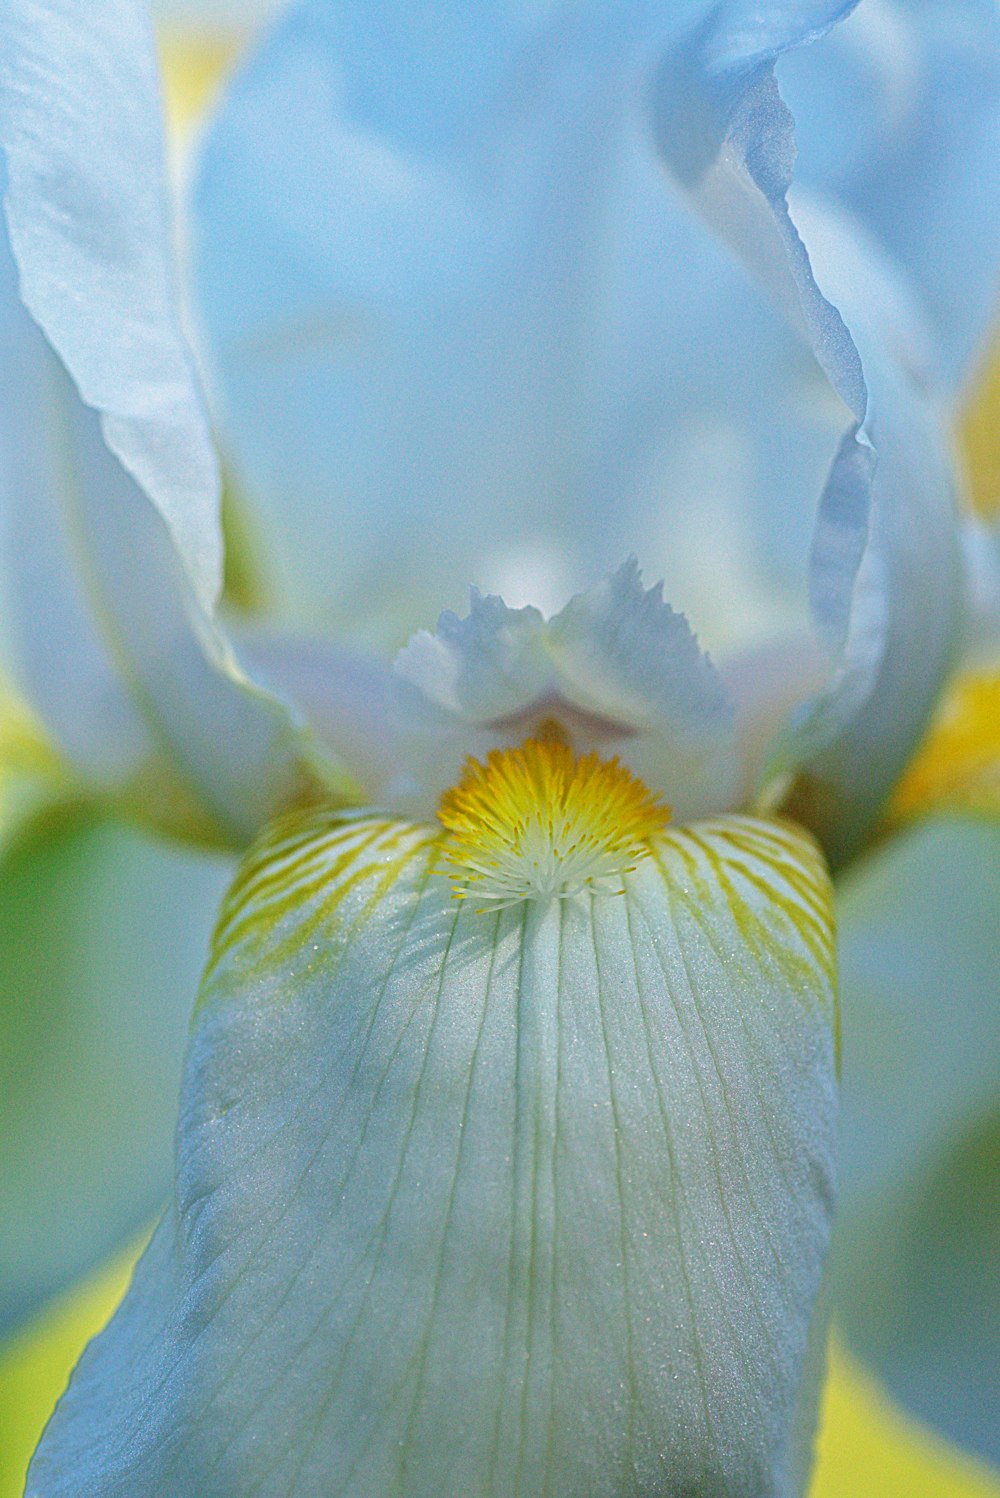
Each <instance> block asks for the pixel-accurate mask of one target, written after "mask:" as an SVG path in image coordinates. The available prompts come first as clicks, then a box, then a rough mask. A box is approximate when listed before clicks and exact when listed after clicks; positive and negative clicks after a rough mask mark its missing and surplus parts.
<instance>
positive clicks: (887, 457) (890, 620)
mask: <svg viewBox="0 0 1000 1498" xmlns="http://www.w3.org/2000/svg"><path fill="white" fill-rule="evenodd" d="M852 8H853V7H852V5H850V4H842V5H836V4H833V3H830V4H826V5H823V4H816V5H808V6H776V7H774V8H773V11H772V12H770V13H769V15H768V18H767V19H766V20H761V19H760V18H759V17H758V18H757V19H755V20H754V19H751V21H750V22H749V23H748V18H747V16H746V14H745V9H744V7H743V6H742V5H741V4H739V3H732V4H722V5H720V6H718V7H716V8H715V10H714V11H713V12H712V13H711V15H710V17H709V18H708V19H707V20H706V22H705V24H704V25H703V26H701V27H698V28H696V29H694V30H693V31H692V32H691V33H690V35H689V36H688V37H687V38H686V39H685V40H684V42H683V44H682V45H680V46H679V47H677V48H675V49H673V50H672V51H671V52H669V53H668V55H667V58H666V60H665V63H664V65H663V69H662V72H661V76H660V79H659V87H658V94H657V103H658V113H657V119H658V126H659V134H660V139H661V142H662V146H663V151H664V154H665V156H666V159H667V161H668V163H669V164H670V166H671V168H672V170H673V172H674V173H675V175H676V177H677V179H678V181H679V182H680V183H681V184H683V185H684V187H685V189H686V191H687V193H688V195H689V198H690V200H691V202H692V205H693V206H694V207H695V209H696V210H697V211H698V212H699V213H700V214H701V215H702V216H703V217H704V219H705V220H706V222H708V223H710V224H711V225H713V226H714V227H715V228H716V229H717V231H718V232H719V233H720V234H721V235H722V236H723V237H724V238H725V239H726V240H727V241H728V242H729V243H730V244H731V245H732V246H733V248H734V249H735V250H736V251H737V253H738V254H739V255H740V256H741V258H742V259H743V260H744V261H745V263H746V264H747V265H748V266H749V267H750V269H751V270H752V271H753V273H754V275H755V277H756V278H757V280H758V281H759V282H760V284H761V285H762V286H763V287H764V288H766V290H767V291H768V294H769V295H770V296H771V298H772V299H773V301H774V303H775V305H776V306H778V307H780V308H781V309H782V311H783V313H784V315H785V317H786V319H787V320H788V323H789V326H790V327H792V328H795V329H798V331H799V332H800V335H801V336H802V337H803V339H804V340H805V341H806V342H807V343H808V344H809V345H810V346H811V347H812V349H813V351H814V353H815V357H816V359H817V362H818V363H819V364H820V366H821V367H822V369H823V370H824V372H825V374H826V376H827V378H828V379H829V381H830V384H831V386H832V387H833V389H834V390H835V391H836V392H837V394H838V395H839V396H840V397H841V399H842V400H843V401H844V403H845V405H846V407H847V408H848V410H849V411H850V413H851V414H852V415H853V417H854V423H853V425H852V426H851V427H850V428H849V429H848V430H847V432H846V433H845V435H844V438H843V441H842V443H841V446H840V449H839V452H838V453H837V455H836V457H835V459H834V461H833V464H832V467H831V471H830V475H829V478H828V481H827V484H826V488H825V491H824V494H823V498H822V501H821V503H820V507H819V511H818V515H817V522H816V529H815V534H814V538H813V544H812V557H811V564H810V601H811V604H812V612H813V617H814V619H815V623H816V628H817V634H818V637H819V640H820V642H821V644H822V645H823V646H824V647H825V648H826V649H827V650H828V652H829V654H830V660H831V675H830V678H829V681H828V684H827V686H826V687H825V688H824V689H823V690H822V691H821V692H820V693H819V695H818V697H817V699H816V700H815V702H814V705H813V706H812V708H811V710H809V711H808V712H806V713H804V714H803V715H800V717H799V720H798V721H797V722H796V724H795V729H794V736H793V740H792V747H791V748H790V749H787V747H786V756H787V757H788V758H790V759H791V761H792V762H793V763H797V764H798V765H799V766H800V767H802V768H803V780H802V781H801V782H800V784H799V786H798V787H797V788H796V796H795V800H794V802H793V803H792V805H793V810H794V813H795V815H796V816H797V817H798V818H799V819H800V820H802V821H804V822H806V823H807V825H809V826H811V827H813V829H814V830H815V831H816V832H817V833H818V834H819V835H820V837H821V840H822V842H823V844H824V846H825V847H826V849H827V851H828V852H829V853H830V855H831V856H832V857H833V858H834V859H835V860H836V861H841V860H843V859H844V858H846V857H847V856H848V855H849V854H850V853H851V852H852V851H854V849H855V848H856V846H857V844H858V842H859V841H860V840H861V838H862V837H863V836H864V834H865V832H866V830H867V829H868V828H869V827H870V825H871V822H872V820H873V818H874V817H875V816H876V815H877V813H878V810H879V808H880V806H881V804H882V802H883V801H884V799H885V797H886V795H887V794H888V792H889V790H890V789H891V787H892V785H893V783H894V781H895V779H896V778H897V776H898V775H899V772H900V771H901V769H902V767H903V765H904V764H905V762H906V759H907V758H908V757H909V754H910V752H911V751H912V748H913V746H914V744H915V742H916V740H917V738H918V737H919V735H920V733H921V731H922V729H923V726H924V724H925V722H926V719H927V717H928V715H929V714H930V711H931V708H932V706H933V703H934V701H935V699H936V696H937V693H938V690H939V688H940V685H941V682H942V680H943V678H944V676H945V674H946V672H947V669H948V667H949V665H950V662H951V657H952V652H953V650H954V648H955V644H956V636H957V630H958V623H959V617H960V611H961V608H962V603H963V599H962V579H961V565H960V554H959V542H958V527H957V522H956V519H955V514H954V498H953V483H952V472H951V460H950V451H949V444H948V438H947V431H946V424H945V413H944V409H943V405H942V401H941V397H940V393H939V390H938V388H937V386H936V384H935V379H934V367H933V358H932V352H931V351H932V347H933V344H932V340H931V338H930V336H929V335H928V333H927V330H926V328H925V326H924V324H923V320H922V317H921V312H920V309H919V308H918V307H917V305H916V304H915V302H914V299H913V296H912V294H911V289H910V287H909V286H908V283H907V281H906V278H905V276H904V275H903V274H902V273H901V271H900V268H899V267H898V265H895V264H894V263H893V262H892V261H891V257H890V256H889V255H888V254H887V253H886V252H885V250H884V249H883V248H882V247H880V246H879V245H878V244H877V242H874V241H873V240H872V239H871V237H870V236H869V237H867V238H866V236H865V235H864V234H863V233H862V232H861V230H860V229H859V227H858V226H857V225H856V224H854V223H852V222H851V221H850V220H849V219H848V217H847V216H846V215H845V214H844V213H843V211H842V210H839V209H838V207H837V205H836V204H835V203H832V202H829V201H827V200H825V199H821V198H819V196H818V195H817V196H816V198H815V199H813V200H809V199H807V198H806V197H805V196H803V195H799V196H797V197H796V198H795V199H794V202H793V204H792V209H791V210H790V207H789V189H790V188H791V186H792V167H793V162H794V159H795V137H794V121H793V119H792V115H791V113H790V112H789V110H788V109H787V108H786V106H785V104H784V102H783V101H782V99H781V96H780V94H779V92H778V87H777V82H776V80H775V76H774V70H775V65H776V62H777V60H778V59H779V57H781V56H783V55H785V54H787V53H788V52H789V51H790V50H792V49H794V48H795V47H797V46H800V45H801V44H802V43H803V42H808V41H812V40H814V39H815V38H816V37H817V36H818V35H821V34H822V33H823V32H824V31H827V30H829V28H830V27H831V25H832V24H833V23H834V22H835V21H836V20H838V19H841V18H842V17H844V16H845V15H846V14H847V13H848V12H849V11H850V10H851V9H852ZM821 288H822V289H821ZM824 293H825V295H824Z"/></svg>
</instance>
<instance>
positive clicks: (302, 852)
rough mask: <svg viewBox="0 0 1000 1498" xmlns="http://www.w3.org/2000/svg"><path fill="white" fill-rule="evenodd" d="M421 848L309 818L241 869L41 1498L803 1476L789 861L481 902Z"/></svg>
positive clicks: (807, 1315)
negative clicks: (177, 1081) (119, 1280)
mask: <svg viewBox="0 0 1000 1498" xmlns="http://www.w3.org/2000/svg"><path fill="white" fill-rule="evenodd" d="M441 850H442V840H441V835H440V833H438V834H435V833H434V832H433V831H432V830H431V829H429V828H421V827H418V826H413V825H411V824H405V823H399V822H392V821H378V820H373V819H370V818H369V819H354V820H351V821H348V822H344V821H343V820H340V821H338V819H336V818H331V817H329V816H327V817H323V816H316V815H314V816H313V817H312V818H311V819H307V820H305V821H298V822H288V821H286V822H285V823H284V824H279V826H278V827H277V828H276V829H275V830H274V831H273V833H272V834H271V837H270V840H269V841H265V843H264V844H263V845H262V846H261V847H259V848H258V849H257V850H256V852H255V853H254V854H252V855H251V857H250V859H249V860H248V862H247V863H246V864H245V865H244V868H243V871H242V874H241V876H240V877H239V879H238V881H237V883H236V884H235V886H234V888H233V890H232V893H231V895H230V897H229V899H228V901H227V903H226V905H225V907H224V910H223V915H222V917H221V922H220V927H219V930H218V932H217V935H216V939H215V946H214V958H213V962H212V965H211V968H210V970H209V973H208V975H207V977H206V982H205V986H204V988H203V991H202V999H201V1004H200V1007H199V1010H198V1013H197V1017H196V1021H195V1028H194V1033H193V1037H192V1049H191V1053H190V1057H189V1063H188V1070H187V1081H186V1084H185V1088H184V1096H183V1103H182V1112H181V1124H180V1133H179V1142H178V1175H177V1190H176V1197H175V1202H174V1205H173V1207H172V1209H171V1211H170V1212H169V1214H168V1216H167V1217H166V1219H165V1220H164V1222H163V1224H162V1225H161V1227H160V1229H159V1230H158V1232H157V1234H156V1236H155V1237H154V1240H153V1243H152V1245H151V1247H150V1249H149V1250H148V1251H147V1253H146V1255H145V1257H144V1259H143V1260H142V1261H141V1263H140V1265H139V1267H138V1269H137V1272H136V1277H135V1279H134V1281H133V1285H132V1288H131V1290H130V1291H129V1294H128V1295H127V1297H126V1299H125V1301H124V1302H123V1305H122V1307H121V1309H120V1311H119V1312H118V1314H117V1316H116V1317H115V1319H114V1320H113V1321H112V1323H111V1325H110V1327H109V1328H108V1329H107V1331H106V1332H105V1333H104V1334H103V1335H102V1336H101V1337H100V1338H98V1339H97V1340H96V1341H95V1342H94V1343H92V1344H91V1347H90V1348H89V1350H88V1352H87V1353H85V1355H84V1357H83V1359H82V1361H81V1363H80V1365H79V1367H78V1369H77V1371H76V1373H75V1374H74V1376H73V1379H72V1381H71V1385H70V1389H69V1391H68V1393H67V1395H66V1397H65V1398H64V1400H63V1401H62V1403H61V1405H60V1407H59V1409H58V1411H57V1413H56V1415H55V1417H54V1420H53V1422H52V1424H51V1425H50V1426H49V1429H48V1432H47V1434H46V1436H45V1438H44V1440H43V1442H42V1445H41V1446H40V1448H39V1452H38V1453H37V1455H36V1457H35V1460H34V1463H33V1466H32V1475H31V1477H30V1478H29V1482H28V1488H27V1491H28V1493H29V1494H32V1495H34V1494H45V1498H60V1495H61V1494H68V1493H76V1492H79V1490H80V1487H81V1485H82V1486H84V1487H85V1488H86V1490H87V1492H88V1493H89V1494H92V1495H93V1498H100V1495H102V1494H111V1493H116V1492H121V1491H124V1490H128V1491H130V1492H132V1493H141V1492H155V1493H157V1494H158V1495H162V1498H173V1495H180V1494H182V1493H189V1492H197V1493H198V1494H199V1495H204V1498H222V1495H230V1494H233V1493H236V1492H239V1493H244V1492H247V1491H249V1490H250V1489H253V1488H255V1489H256V1490H257V1491H258V1492H260V1493H261V1494H262V1495H263V1494H268V1495H271V1494H277V1493H283V1494H286V1495H289V1498H291V1495H293V1494H294V1495H299V1494H301V1495H306V1494H309V1495H312V1494H314V1493H316V1492H317V1491H323V1492H329V1493H335V1492H340V1493H352V1494H354V1493H374V1492H377V1493H380V1494H385V1495H389V1494H403V1493H405V1494H406V1495H407V1498H439V1495H440V1494H442V1493H479V1492H487V1491H493V1492H502V1493H515V1492H518V1493H539V1492H543V1491H547V1492H550V1493H552V1494H578V1493H581V1492H594V1493H604V1492H618V1491H622V1490H625V1489H628V1488H632V1489H634V1490H635V1491H640V1492H649V1493H653V1492H657V1493H659V1492H665V1491H674V1490H676V1491H678V1492H681V1491H683V1492H685V1493H690V1494H692V1495H695V1494H699V1495H706V1498H707V1495H718V1494H722V1493H726V1494H727V1495H729V1498H737V1495H746V1498H763V1495H765V1494H767V1495H792V1494H799V1493H801V1492H803V1491H804V1487H805V1469H806V1467H807V1465H808V1453H809V1447H810V1444H811V1428H812V1423H813V1419H814V1414H815V1403H816V1398H817V1394H818V1377H819V1374H820V1371H821V1367H822V1357H821V1356H820V1357H818V1358H817V1357H816V1356H815V1353H816V1352H817V1351H818V1352H820V1353H821V1352H822V1345H823V1339H822V1329H821V1327H820V1326H819V1325H818V1323H817V1322H816V1321H815V1320H814V1319H813V1315H812V1313H813V1305H814V1297H815V1295H816V1292H817V1288H818V1285H819V1281H820V1273H821V1264H822V1258H823V1250H824V1246H825V1241H826V1235H827V1231H828V1223H829V1213H830V1207H831V1192H832V1178H831V1171H832V1160H831V1151H832V1147H833V1138H834V1134H835V1112H836V1101H835V1094H836V1084H835V1081H834V1035H833V1031H834V1015H833V1006H834V1000H833V992H832V950H831V934H832V933H831V927H830V911H829V890H828V885H827V882H826V876H825V872H824V870H823V866H822V863H821V860H820V859H819V856H818V854H817V853H816V850H815V848H814V847H813V845H812V844H811V843H810V842H808V841H807V840H805V839H804V838H803V837H802V836H801V835H800V834H798V833H796V832H793V831H792V830H791V829H789V828H782V827H780V826H778V825H777V824H773V823H763V822H754V821H751V820H749V819H739V818H733V819H720V820H719V821H717V822H711V823H702V824H699V825H698V826H696V827H692V828H690V829H687V830H680V831H672V832H670V833H668V834H667V835H666V836H665V837H664V838H663V841H662V843H660V844H657V845H655V846H654V847H653V850H652V852H651V853H650V855H649V856H647V857H646V858H645V859H644V860H643V861H642V862H641V863H640V864H639V866H638V867H637V868H636V869H635V870H634V872H632V873H630V874H629V875H628V876H627V883H626V891H625V893H624V896H619V897H617V898H616V897H613V896H606V897H603V898H601V897H591V896H590V895H586V896H578V897H574V898H573V899H566V900H562V901H559V900H556V901H550V902H540V903H538V902H527V903H526V904H522V905H521V906H520V907H519V908H517V909H507V910H504V911H501V912H499V913H498V914H493V915H477V914H476V913H474V912H473V911H472V910H471V909H470V904H469V902H456V901H454V900H452V899H451V898H450V895H449V890H448V884H447V882H446V881H445V880H442V879H441V878H440V877H439V876H437V875H436V874H435V872H434V870H435V860H436V858H438V857H440V855H441ZM807 1343H811V1355H810V1357H809V1358H808V1362H809V1371H808V1375H807V1376H806V1378H805V1381H804V1383H803V1360H804V1359H805V1358H806V1349H807Z"/></svg>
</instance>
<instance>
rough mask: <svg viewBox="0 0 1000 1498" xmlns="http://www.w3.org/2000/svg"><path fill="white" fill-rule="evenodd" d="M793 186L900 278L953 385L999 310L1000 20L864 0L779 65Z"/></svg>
mask: <svg viewBox="0 0 1000 1498" xmlns="http://www.w3.org/2000/svg"><path fill="white" fill-rule="evenodd" d="M778 77H779V81H780V84H781V90H782V94H783V96H784V97H785V99H786V100H787V102H788V104H789V106H790V108H791V110H792V113H793V114H794V115H795V119H796V122H797V125H798V129H797V132H796V134H797V140H798V157H797V160H796V176H797V178H798V180H799V181H800V182H802V183H804V184H805V185H806V186H809V187H811V188H813V189H814V190H819V191H821V192H822V193H823V195H824V196H828V197H832V198H835V199H836V201H837V202H839V203H840V204H842V205H843V206H844V207H845V208H846V209H847V210H848V211H849V213H850V214H851V215H852V217H853V218H855V219H856V220H858V221H860V222H861V223H863V224H864V226H865V228H866V229H867V230H868V231H869V232H870V233H871V234H872V235H873V236H874V237H876V238H877V239H878V240H879V242H880V243H881V245H882V246H883V247H884V249H886V250H888V251H889V252H890V253H891V254H892V255H893V256H894V257H895V259H896V260H897V261H898V262H899V263H900V264H901V265H903V266H905V268H906V272H907V275H908V276H909V277H910V278H911V280H912V281H913V282H914V283H915V285H916V287H917V289H918V292H919V295H920V298H921V302H922V305H923V306H924V307H925V308H926V310H927V312H928V314H929V316H930V319H931V322H932V325H933V330H934V344H935V368H936V370H937V372H938V374H939V375H941V376H943V377H944V379H945V380H946V381H947V382H948V383H950V384H952V385H955V384H958V383H959V382H960V381H961V380H962V379H963V377H965V376H967V375H968V374H969V373H970V364H971V362H972V361H973V359H974V358H975V356H976V355H977V354H978V352H979V350H980V347H981V345H982V341H983V337H984V335H985V334H986V333H987V332H988V330H989V328H990V325H991V323H992V320H993V318H994V317H995V315H996V312H997V296H998V290H1000V287H998V277H997V256H996V246H997V242H998V239H1000V207H998V205H1000V175H998V174H1000V16H998V14H997V9H996V6H995V5H994V4H993V3H992V0H953V3H951V4H948V5H939V4H936V3H935V0H865V3H864V4H863V5H859V6H858V8H857V10H856V11H855V12H854V13H853V15H851V16H850V17H848V18H847V19H846V20H845V21H844V23H843V25H841V26H838V27H836V29H835V30H833V31H831V32H830V34H829V35H828V36H826V37H823V38H822V39H821V40H820V41H819V42H818V43H817V44H816V46H814V47H805V48H802V49H801V50H799V51H796V52H794V53H790V54H788V55H787V56H786V57H784V58H783V59H782V60H781V61H780V62H779V64H778Z"/></svg>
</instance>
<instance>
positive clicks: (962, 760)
mask: <svg viewBox="0 0 1000 1498" xmlns="http://www.w3.org/2000/svg"><path fill="white" fill-rule="evenodd" d="M934 812H937V813H943V814H945V815H947V814H948V813H955V812H967V813H970V814H972V815H974V816H983V815H986V814H991V815H993V816H997V815H1000V675H998V674H997V673H996V672H985V671H984V672H969V673H967V674H963V675H961V676H959V677H958V679H957V680H956V681H954V682H953V683H952V684H951V686H950V687H949V688H948V690H947V692H946V693H945V696H944V699H943V701H942V703H941V705H940V707H939V708H938V711H937V714H936V715H935V718H934V721H933V722H932V724H931V727H930V731H929V733H928V734H927V737H926V738H925V739H924V741H923V743H922V744H921V746H920V748H919V749H918V750H917V753H916V755H915V756H914V758H913V759H912V760H911V761H910V764H909V766H908V767H907V770H906V774H905V775H904V776H903V778H902V780H901V781H900V783H899V784H898V785H897V787H896V790H895V792H894V794H893V797H892V801H891V802H890V804H889V808H888V812H887V817H888V820H889V823H890V825H892V824H898V823H899V822H905V821H909V820H911V819H912V818H913V817H920V816H927V815H929V814H931V813H934Z"/></svg>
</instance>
